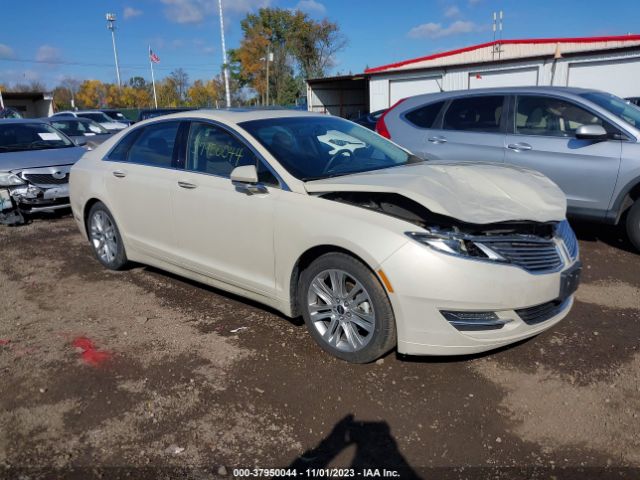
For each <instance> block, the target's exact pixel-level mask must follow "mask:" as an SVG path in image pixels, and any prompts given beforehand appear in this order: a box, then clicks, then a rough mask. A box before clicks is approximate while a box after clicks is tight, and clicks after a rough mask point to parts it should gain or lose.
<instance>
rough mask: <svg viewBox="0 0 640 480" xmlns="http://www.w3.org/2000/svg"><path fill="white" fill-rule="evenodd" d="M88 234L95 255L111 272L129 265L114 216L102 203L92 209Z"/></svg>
mask: <svg viewBox="0 0 640 480" xmlns="http://www.w3.org/2000/svg"><path fill="white" fill-rule="evenodd" d="M87 233H88V235H89V241H90V242H91V247H92V249H93V253H94V255H95V256H96V258H97V259H98V261H99V262H100V263H102V265H104V266H105V267H107V268H108V269H110V270H121V269H122V268H124V267H125V266H126V265H127V263H128V260H127V254H126V253H125V251H124V244H123V243H122V237H121V236H120V231H119V230H118V227H117V225H116V222H115V220H114V219H113V215H111V212H110V211H109V209H108V208H107V207H106V206H105V205H104V203H102V202H98V203H96V204H94V205H93V206H92V207H91V210H90V211H89V217H88V228H87Z"/></svg>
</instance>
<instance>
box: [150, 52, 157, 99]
mask: <svg viewBox="0 0 640 480" xmlns="http://www.w3.org/2000/svg"><path fill="white" fill-rule="evenodd" d="M149 65H150V66H151V83H152V84H153V103H155V105H156V110H157V109H158V97H157V96H156V77H155V75H154V74H153V62H152V61H151V45H149Z"/></svg>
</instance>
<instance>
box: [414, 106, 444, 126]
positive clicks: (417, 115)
mask: <svg viewBox="0 0 640 480" xmlns="http://www.w3.org/2000/svg"><path fill="white" fill-rule="evenodd" d="M443 105H444V102H436V103H432V104H429V105H423V106H422V107H419V108H416V109H415V110H411V111H410V112H409V113H406V114H405V116H404V118H406V119H407V121H408V122H409V123H411V124H412V125H415V126H416V127H418V128H433V124H434V123H435V121H436V118H437V117H438V114H439V113H440V110H442V106H443Z"/></svg>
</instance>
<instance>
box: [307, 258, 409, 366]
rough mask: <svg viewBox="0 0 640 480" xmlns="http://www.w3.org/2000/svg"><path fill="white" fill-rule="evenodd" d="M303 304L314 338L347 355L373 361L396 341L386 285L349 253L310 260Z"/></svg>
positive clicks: (337, 353)
mask: <svg viewBox="0 0 640 480" xmlns="http://www.w3.org/2000/svg"><path fill="white" fill-rule="evenodd" d="M298 304H299V306H300V308H301V310H302V316H303V317H304V321H305V323H306V325H307V329H308V330H309V333H310V334H311V336H312V337H313V339H314V340H315V341H316V342H317V343H318V345H320V347H321V348H322V349H324V350H325V351H326V352H328V353H330V354H332V355H334V356H336V357H338V358H340V359H342V360H346V361H348V362H351V363H368V362H372V361H374V360H376V359H377V358H379V357H381V356H382V355H384V354H385V353H387V352H388V351H389V350H391V349H392V348H393V347H395V345H396V325H395V319H394V315H393V310H392V308H391V303H390V302H389V298H388V297H387V294H386V292H385V291H384V288H383V287H382V285H381V284H380V282H379V281H378V279H377V278H376V276H375V275H374V274H373V272H371V270H370V269H369V268H367V267H366V266H365V265H364V264H362V263H361V262H360V261H358V260H356V259H355V258H353V257H351V256H349V255H346V254H344V253H337V252H336V253H328V254H325V255H322V256H321V257H319V258H318V259H316V260H315V261H314V262H313V263H311V265H309V267H308V268H306V269H305V270H304V271H303V272H302V274H301V275H300V282H299V286H298Z"/></svg>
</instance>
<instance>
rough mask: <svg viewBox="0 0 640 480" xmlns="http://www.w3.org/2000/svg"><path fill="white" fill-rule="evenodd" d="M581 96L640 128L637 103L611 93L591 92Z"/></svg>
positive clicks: (639, 111)
mask: <svg viewBox="0 0 640 480" xmlns="http://www.w3.org/2000/svg"><path fill="white" fill-rule="evenodd" d="M580 96H581V97H584V98H586V99H587V100H590V101H592V102H593V103H595V104H596V105H598V106H600V107H602V108H604V109H605V110H607V111H608V112H610V113H612V114H614V115H615V116H616V117H618V118H620V119H622V120H624V121H625V122H627V123H628V124H629V125H631V126H632V127H636V128H640V108H638V107H637V106H636V105H634V104H632V103H630V102H628V101H626V100H623V99H622V98H620V97H616V96H615V95H611V94H610V93H603V92H589V93H582V94H580Z"/></svg>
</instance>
